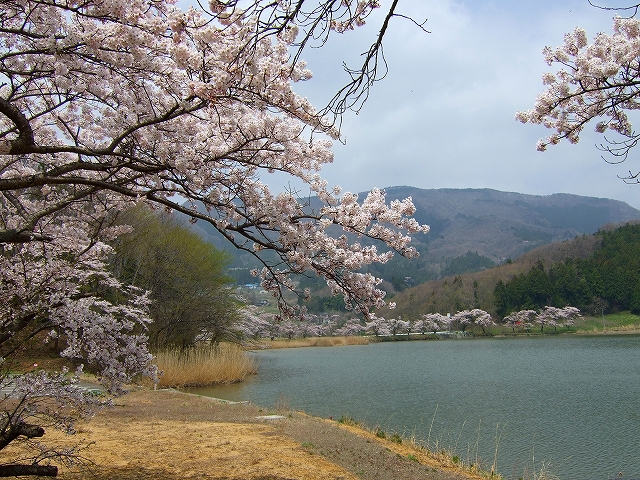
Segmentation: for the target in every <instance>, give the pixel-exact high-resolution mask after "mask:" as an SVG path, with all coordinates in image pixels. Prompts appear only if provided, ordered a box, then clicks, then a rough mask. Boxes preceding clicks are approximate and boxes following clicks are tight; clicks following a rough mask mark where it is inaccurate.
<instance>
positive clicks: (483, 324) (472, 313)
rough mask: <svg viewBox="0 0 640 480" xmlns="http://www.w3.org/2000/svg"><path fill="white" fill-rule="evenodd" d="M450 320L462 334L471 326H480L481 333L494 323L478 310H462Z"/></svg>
mask: <svg viewBox="0 0 640 480" xmlns="http://www.w3.org/2000/svg"><path fill="white" fill-rule="evenodd" d="M451 320H452V321H453V322H456V323H457V324H458V326H459V327H460V329H461V330H462V331H463V332H464V331H465V330H466V328H467V327H468V326H469V325H472V324H476V325H478V326H480V328H482V331H483V332H484V331H485V328H487V327H490V326H493V325H495V322H494V321H493V320H492V319H491V315H490V314H489V313H488V312H485V311H484V310H481V309H479V308H474V309H473V310H462V311H460V312H458V313H456V314H455V315H454V316H453V317H451Z"/></svg>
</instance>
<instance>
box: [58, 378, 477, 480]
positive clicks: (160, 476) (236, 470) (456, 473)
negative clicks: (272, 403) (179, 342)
mask: <svg viewBox="0 0 640 480" xmlns="http://www.w3.org/2000/svg"><path fill="white" fill-rule="evenodd" d="M117 403H118V406H116V408H114V409H109V410H106V411H103V412H100V413H99V414H98V415H97V416H96V417H95V418H94V419H92V420H91V421H90V422H87V423H84V424H82V425H80V428H79V429H78V433H77V434H76V435H74V436H73V437H66V438H65V437H63V439H64V440H65V442H72V444H78V443H79V442H83V443H88V442H95V444H94V445H92V446H91V447H90V448H89V449H88V450H87V451H86V452H85V453H84V455H85V457H86V458H87V459H88V460H89V461H90V463H88V464H87V466H86V467H85V468H84V469H83V470H82V471H80V472H73V471H70V470H68V469H64V468H63V469H62V470H61V474H60V476H59V478H62V479H69V480H71V479H73V480H76V479H88V478H109V479H131V480H134V479H136V480H138V479H143V480H144V479H157V480H165V479H182V478H186V479H216V480H223V479H226V480H231V479H234V480H241V479H242V480H295V479H306V480H332V479H334V480H338V479H344V480H355V479H364V480H374V479H376V480H380V479H403V480H413V479H416V480H417V479H421V480H424V479H429V480H469V479H476V478H483V477H480V476H477V475H471V474H468V473H463V472H461V471H460V470H459V469H457V468H455V466H451V465H446V464H445V463H443V462H442V461H439V460H438V459H435V458H432V457H429V456H427V455H426V454H425V453H424V452H422V451H420V450H416V449H412V448H409V447H408V446H405V445H398V444H396V443H393V442H390V441H387V440H381V439H379V438H377V437H375V436H374V435H372V434H370V433H368V432H365V431H363V430H360V429H357V428H355V427H349V426H344V425H340V424H338V423H337V422H335V421H331V420H323V419H319V418H314V417H309V416H307V415H305V414H303V413H297V412H293V413H289V412H287V413H285V414H284V415H283V416H284V418H281V419H276V420H265V419H259V418H257V417H259V416H264V415H268V414H270V413H273V412H266V411H262V410H260V409H259V408H257V407H255V406H253V405H248V404H224V403H219V402H217V401H214V400H211V399H207V398H204V397H198V396H193V395H186V394H182V393H178V392H174V391H166V390H163V391H149V390H143V391H137V392H133V393H130V394H128V395H126V396H125V397H122V398H120V399H118V401H117ZM53 435H54V434H53V433H51V432H48V433H47V435H46V436H45V440H46V439H47V437H49V438H48V440H49V441H51V440H52V436H53Z"/></svg>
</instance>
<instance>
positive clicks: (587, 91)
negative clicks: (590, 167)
mask: <svg viewBox="0 0 640 480" xmlns="http://www.w3.org/2000/svg"><path fill="white" fill-rule="evenodd" d="M633 8H635V7H632V10H633ZM635 13H637V9H636V10H635ZM543 53H544V57H545V60H546V62H547V64H548V65H550V66H557V67H558V69H557V71H556V72H552V73H546V74H545V75H544V76H543V83H544V84H545V85H546V90H545V91H544V92H543V93H542V94H540V96H538V98H537V100H536V103H535V105H534V107H533V109H531V110H527V111H522V112H518V113H517V114H516V119H517V120H519V121H521V122H523V123H533V124H541V125H544V126H545V127H547V128H549V129H550V130H554V131H555V132H554V133H552V134H551V135H549V136H548V137H547V138H545V139H541V140H540V141H539V142H538V150H541V151H544V150H545V149H546V148H547V146H549V145H555V144H557V143H559V142H560V141H561V140H563V139H566V140H568V141H569V142H571V143H577V142H578V140H579V139H580V135H581V133H582V131H583V129H584V128H585V127H586V126H587V124H589V123H590V122H592V121H593V122H595V130H596V132H598V133H602V134H606V133H607V132H611V133H612V134H613V136H612V137H611V136H605V137H604V142H603V143H602V144H600V145H599V147H598V148H599V149H600V150H602V151H603V152H605V153H607V154H610V155H612V160H609V161H612V162H614V163H618V162H623V161H625V160H626V159H627V157H628V156H629V153H630V151H631V149H632V148H634V147H635V146H636V145H637V144H638V142H639V141H640V134H638V133H637V132H636V131H635V130H634V129H633V125H632V122H631V119H630V116H629V115H630V113H631V112H633V111H635V110H638V109H639V108H640V89H639V88H638V84H639V80H640V63H639V59H640V20H638V19H636V18H623V17H619V16H616V17H615V18H614V19H613V34H612V35H608V34H605V33H599V34H597V35H596V37H595V38H594V40H593V42H592V43H589V40H588V38H587V33H586V31H585V30H584V29H582V28H576V29H575V30H574V31H573V32H571V33H567V34H566V35H565V37H564V45H563V46H561V47H558V48H551V47H546V48H545V49H544V51H543ZM610 158H611V157H610ZM639 175H640V172H633V171H629V175H628V176H627V177H626V178H625V181H627V182H632V183H638V182H640V178H639Z"/></svg>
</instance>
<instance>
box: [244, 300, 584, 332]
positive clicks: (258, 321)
mask: <svg viewBox="0 0 640 480" xmlns="http://www.w3.org/2000/svg"><path fill="white" fill-rule="evenodd" d="M580 318H582V315H581V313H580V310H579V309H577V308H576V307H570V306H567V307H564V308H557V307H549V306H547V307H544V308H543V309H541V310H539V311H536V310H520V311H518V312H513V313H511V314H510V315H508V316H506V317H505V318H504V319H503V320H502V325H503V326H504V327H508V328H510V329H511V330H512V331H513V332H515V331H516V330H519V331H527V332H528V331H531V330H533V329H537V328H539V329H540V331H541V332H544V328H545V327H548V328H551V327H553V329H554V331H557V328H558V327H564V328H566V329H569V328H571V327H572V326H574V325H575V323H576V321H577V320H578V319H580ZM339 320H340V317H339V316H338V315H335V316H332V317H328V318H324V319H323V318H320V317H318V316H316V315H310V316H309V318H307V319H306V321H277V320H276V317H275V316H274V315H272V314H267V313H258V312H257V311H255V310H247V313H246V315H245V317H244V320H243V321H242V322H241V323H240V324H239V326H238V329H239V331H240V335H241V337H242V338H244V339H248V340H258V339H260V338H271V339H275V338H288V339H293V338H300V337H301V338H306V337H323V336H354V335H375V336H377V337H378V336H393V335H407V334H411V333H414V334H420V335H429V334H432V335H436V334H438V333H442V332H451V331H458V332H460V331H461V332H466V331H467V328H468V327H470V326H472V325H475V326H476V327H479V328H480V330H481V331H482V333H483V334H486V333H487V332H488V329H489V328H490V327H495V326H497V325H498V323H496V322H495V321H494V320H493V318H492V317H491V314H489V313H488V312H485V311H484V310H480V309H478V308H475V309H473V310H462V311H460V312H457V313H456V314H454V315H451V314H447V315H443V314H441V313H427V314H423V315H422V316H421V317H420V319H418V320H416V321H415V322H410V321H407V320H403V319H402V318H400V317H399V318H389V319H386V318H384V317H377V316H373V317H372V318H371V319H370V320H369V321H364V322H363V321H361V320H360V319H355V318H352V319H349V320H347V321H346V322H344V323H343V324H342V325H339Z"/></svg>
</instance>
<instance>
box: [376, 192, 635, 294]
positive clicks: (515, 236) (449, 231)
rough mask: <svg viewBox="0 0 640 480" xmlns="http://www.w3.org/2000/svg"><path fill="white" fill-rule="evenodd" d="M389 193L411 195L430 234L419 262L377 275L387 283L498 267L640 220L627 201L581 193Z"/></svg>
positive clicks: (422, 241)
mask: <svg viewBox="0 0 640 480" xmlns="http://www.w3.org/2000/svg"><path fill="white" fill-rule="evenodd" d="M386 191H387V198H388V200H392V199H400V198H405V197H408V196H411V197H412V198H413V202H414V204H415V205H416V209H417V210H416V214H415V218H416V219H417V220H418V221H419V222H420V223H426V224H428V225H430V226H431V231H430V232H429V234H427V235H417V236H416V238H415V239H414V241H413V244H414V245H415V246H416V248H418V250H419V251H420V254H421V258H420V259H419V260H418V261H417V262H404V261H397V260H396V261H395V262H390V263H389V264H388V265H385V266H383V268H380V269H377V270H376V272H375V273H376V274H379V276H381V277H382V278H385V279H387V280H391V279H392V277H394V276H395V277H397V276H398V275H401V274H402V275H403V276H404V277H406V276H415V278H414V279H413V280H414V283H415V284H418V283H421V282H422V281H424V280H427V279H435V278H441V277H443V276H446V275H449V274H459V273H465V272H471V271H478V270H481V269H482V268H487V267H488V266H490V265H499V264H501V263H503V262H505V261H507V260H508V259H510V258H515V257H518V256H520V255H522V254H524V253H526V252H528V251H530V250H532V249H534V248H536V247H538V246H541V245H544V244H547V243H551V242H557V241H562V240H567V239H570V238H574V237H576V236H578V235H582V234H585V233H586V234H590V233H594V232H595V231H597V230H598V228H600V227H602V226H603V225H605V224H608V223H615V224H618V223H624V222H628V221H631V220H636V219H640V211H639V210H636V209H635V208H632V207H630V206H629V205H627V204H626V203H624V202H620V201H617V200H609V199H603V198H592V197H582V196H578V195H567V194H556V195H548V196H537V195H525V194H520V193H510V192H500V191H497V190H489V189H462V190H460V189H432V190H425V189H419V188H413V187H390V188H387V189H386ZM412 264H415V265H412ZM465 267H466V268H465ZM406 272H410V273H406Z"/></svg>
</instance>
